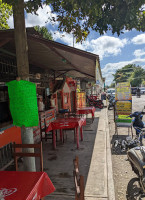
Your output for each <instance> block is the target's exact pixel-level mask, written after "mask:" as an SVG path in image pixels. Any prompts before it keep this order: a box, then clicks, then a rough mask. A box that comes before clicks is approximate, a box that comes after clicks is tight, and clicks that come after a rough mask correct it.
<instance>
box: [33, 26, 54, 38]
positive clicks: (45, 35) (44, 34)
mask: <svg viewBox="0 0 145 200" xmlns="http://www.w3.org/2000/svg"><path fill="white" fill-rule="evenodd" d="M34 28H35V30H36V31H37V32H38V33H40V34H41V35H42V37H43V38H45V39H48V40H53V37H52V34H51V33H50V32H48V29H47V28H46V27H45V26H42V27H40V26H35V27H34Z"/></svg>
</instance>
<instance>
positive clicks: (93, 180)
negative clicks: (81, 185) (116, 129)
mask: <svg viewBox="0 0 145 200" xmlns="http://www.w3.org/2000/svg"><path fill="white" fill-rule="evenodd" d="M106 199H108V200H115V191H114V181H113V171H112V158H111V147H110V136H109V126H108V116H107V108H104V109H102V110H101V111H100V116H99V124H98V129H97V134H96V138H95V143H94V149H93V154H92V158H91V164H90V169H89V173H88V178H87V182H86V188H85V200H106Z"/></svg>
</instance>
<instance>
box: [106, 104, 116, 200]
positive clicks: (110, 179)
mask: <svg viewBox="0 0 145 200" xmlns="http://www.w3.org/2000/svg"><path fill="white" fill-rule="evenodd" d="M106 137H107V171H108V173H107V174H108V199H109V200H115V189H114V179H113V170H112V156H111V145H110V133H109V123H108V110H107V108H106Z"/></svg>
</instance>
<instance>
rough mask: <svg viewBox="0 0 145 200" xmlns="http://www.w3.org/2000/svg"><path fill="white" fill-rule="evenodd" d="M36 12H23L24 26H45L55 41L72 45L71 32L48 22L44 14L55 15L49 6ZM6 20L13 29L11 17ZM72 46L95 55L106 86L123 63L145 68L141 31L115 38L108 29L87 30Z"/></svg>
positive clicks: (144, 40) (144, 36) (127, 32)
mask: <svg viewBox="0 0 145 200" xmlns="http://www.w3.org/2000/svg"><path fill="white" fill-rule="evenodd" d="M37 13H38V16H36V15H34V14H27V15H26V27H32V26H36V25H39V26H46V27H47V28H48V31H50V32H51V33H52V35H53V38H54V40H55V41H56V42H60V43H63V44H66V45H69V46H73V34H67V33H59V32H58V31H57V25H58V24H57V23H55V24H53V25H52V24H51V22H50V21H49V20H48V17H50V18H51V17H52V16H53V17H56V16H55V14H51V8H50V7H49V6H44V8H43V9H42V8H39V10H38V12H37ZM46 21H47V23H46ZM8 23H9V25H10V27H11V28H13V18H12V17H11V18H10V19H9V21H8ZM74 47H75V48H78V49H82V50H85V51H88V52H91V53H94V54H97V55H99V58H100V65H101V70H102V75H103V77H105V78H106V85H110V84H111V82H112V81H113V76H112V74H113V73H115V71H116V70H117V69H119V68H122V67H123V66H125V65H127V64H136V65H140V66H142V67H143V68H145V33H142V32H138V31H136V30H132V31H124V34H121V35H120V36H119V37H118V36H117V35H116V34H115V35H112V33H111V32H107V33H105V34H104V35H102V36H100V35H99V34H98V33H96V32H94V31H91V33H90V34H89V36H88V38H87V39H86V41H84V42H83V43H82V44H80V43H75V45H74Z"/></svg>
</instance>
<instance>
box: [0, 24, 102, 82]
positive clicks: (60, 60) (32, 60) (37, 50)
mask: <svg viewBox="0 0 145 200" xmlns="http://www.w3.org/2000/svg"><path fill="white" fill-rule="evenodd" d="M27 39H28V56H29V64H30V65H33V66H35V67H39V68H41V69H44V70H53V71H55V72H56V74H55V76H56V77H59V76H61V75H63V74H67V75H69V76H74V77H77V78H88V79H93V80H95V77H96V62H97V65H99V67H100V64H99V56H98V55H95V54H92V53H89V52H86V51H82V50H79V49H76V48H74V47H70V46H67V45H63V44H61V43H58V42H54V41H50V40H46V39H44V38H42V37H41V36H40V35H39V34H38V33H37V32H36V31H34V29H33V28H28V29H27ZM0 52H7V53H9V55H11V56H16V53H15V52H16V51H15V42H14V30H12V29H11V30H2V31H0ZM100 72H101V70H100ZM100 77H102V74H100Z"/></svg>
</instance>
